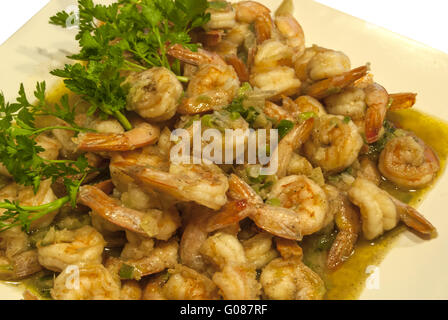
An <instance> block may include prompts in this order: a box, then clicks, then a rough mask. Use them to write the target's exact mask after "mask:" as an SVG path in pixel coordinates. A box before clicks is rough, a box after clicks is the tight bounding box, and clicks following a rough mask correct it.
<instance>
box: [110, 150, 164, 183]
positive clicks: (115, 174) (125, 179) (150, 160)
mask: <svg viewBox="0 0 448 320" xmlns="http://www.w3.org/2000/svg"><path fill="white" fill-rule="evenodd" d="M123 162H126V163H128V164H141V165H145V166H148V167H152V168H156V169H160V170H168V168H169V164H168V163H167V157H165V156H163V155H162V154H161V153H160V150H157V149H156V148H154V147H153V146H148V147H146V148H142V149H139V150H134V151H129V152H115V153H113V154H112V157H111V161H110V164H109V171H110V176H111V178H112V182H113V184H114V185H115V187H116V188H117V189H118V190H119V191H120V192H127V191H129V189H130V185H132V184H134V179H133V178H131V177H130V176H128V175H127V174H125V173H123V171H122V170H120V168H119V167H118V166H116V164H121V165H123ZM133 191H135V190H133ZM137 192H138V191H137Z"/></svg>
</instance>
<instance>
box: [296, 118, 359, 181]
mask: <svg viewBox="0 0 448 320" xmlns="http://www.w3.org/2000/svg"><path fill="white" fill-rule="evenodd" d="M362 146H363V140H362V137H361V135H360V134H359V132H358V128H357V127H356V125H355V124H354V123H353V121H351V120H350V119H345V118H344V117H342V116H334V115H325V116H321V117H320V118H318V119H316V123H315V125H314V129H313V131H312V133H311V137H310V139H308V140H307V141H306V142H305V145H304V151H305V155H306V156H307V158H308V160H310V162H311V163H312V164H314V165H316V166H319V167H321V168H322V170H324V171H325V172H340V171H342V170H344V169H346V168H348V167H349V166H350V165H351V164H352V163H353V162H354V161H355V160H356V159H357V158H358V154H359V151H360V150H361V147H362Z"/></svg>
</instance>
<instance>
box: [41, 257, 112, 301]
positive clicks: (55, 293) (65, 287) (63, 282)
mask: <svg viewBox="0 0 448 320" xmlns="http://www.w3.org/2000/svg"><path fill="white" fill-rule="evenodd" d="M78 271H79V278H78V279H75V278H74V277H73V269H70V268H69V267H67V268H66V269H64V270H63V271H62V272H61V273H60V274H59V275H58V276H57V277H56V278H55V280H54V285H53V289H51V291H50V293H51V297H52V298H53V299H55V300H118V299H119V298H120V285H119V284H118V283H117V281H115V279H114V278H113V277H112V275H111V274H110V273H109V271H108V270H107V269H106V268H105V267H104V266H103V265H102V264H95V265H86V266H81V267H80V268H79V269H78ZM76 280H78V281H79V285H76V283H75V281H76Z"/></svg>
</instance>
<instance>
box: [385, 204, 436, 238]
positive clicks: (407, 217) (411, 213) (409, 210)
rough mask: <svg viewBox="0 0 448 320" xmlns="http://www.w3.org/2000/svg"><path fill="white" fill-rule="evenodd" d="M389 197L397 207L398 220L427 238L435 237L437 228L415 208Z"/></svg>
mask: <svg viewBox="0 0 448 320" xmlns="http://www.w3.org/2000/svg"><path fill="white" fill-rule="evenodd" d="M391 198H392V201H393V202H394V204H395V206H396V208H397V212H398V215H399V217H400V220H401V221H403V223H404V224H405V225H407V226H408V227H409V228H411V229H413V230H415V231H417V232H419V233H420V234H422V235H424V236H428V237H429V238H435V237H437V229H436V228H435V227H434V226H433V225H432V224H431V222H429V221H428V220H426V218H425V217H423V216H422V215H421V214H420V213H419V212H418V211H417V210H415V209H414V208H413V207H411V206H410V205H408V204H406V203H403V202H401V201H399V200H397V199H395V198H393V197H391Z"/></svg>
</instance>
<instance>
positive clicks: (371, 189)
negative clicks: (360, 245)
mask: <svg viewBox="0 0 448 320" xmlns="http://www.w3.org/2000/svg"><path fill="white" fill-rule="evenodd" d="M348 195H349V197H350V200H351V201H352V202H353V203H354V204H355V205H356V206H358V207H359V208H360V210H361V217H362V231H363V234H364V237H365V238H366V239H367V240H372V239H374V238H376V237H378V236H380V235H382V234H383V233H384V231H387V230H391V229H393V228H394V227H395V226H396V225H397V223H398V221H399V217H398V214H397V210H396V208H395V205H394V203H393V201H392V199H391V197H390V196H389V194H387V192H386V191H384V190H382V189H380V188H379V187H377V186H376V185H375V184H373V182H370V181H369V180H366V179H363V178H357V179H356V180H355V182H354V183H353V184H352V187H351V188H350V190H349V191H348Z"/></svg>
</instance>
